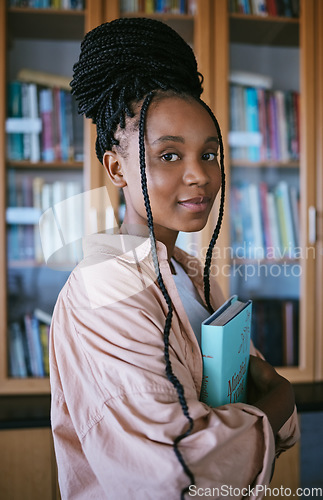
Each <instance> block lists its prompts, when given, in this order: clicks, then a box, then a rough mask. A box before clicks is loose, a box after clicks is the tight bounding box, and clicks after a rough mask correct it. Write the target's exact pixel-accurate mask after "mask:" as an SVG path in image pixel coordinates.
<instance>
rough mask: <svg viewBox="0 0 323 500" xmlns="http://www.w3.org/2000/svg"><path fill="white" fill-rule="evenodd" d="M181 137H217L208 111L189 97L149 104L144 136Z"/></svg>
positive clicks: (172, 98) (164, 99)
mask: <svg viewBox="0 0 323 500" xmlns="http://www.w3.org/2000/svg"><path fill="white" fill-rule="evenodd" d="M165 133H167V134H168V135H181V136H188V137H190V136H201V137H202V136H204V135H206V136H209V135H212V136H217V132H216V127H215V124H214V122H213V119H212V117H211V116H210V114H209V113H208V111H207V110H206V109H205V108H204V106H202V104H200V103H199V102H198V101H196V100H195V99H193V98H190V97H178V96H172V97H165V98H158V99H157V100H156V101H152V103H151V104H150V106H149V108H148V111H147V117H146V136H147V138H148V139H149V138H150V139H152V140H153V139H154V136H155V135H156V134H157V135H158V134H165Z"/></svg>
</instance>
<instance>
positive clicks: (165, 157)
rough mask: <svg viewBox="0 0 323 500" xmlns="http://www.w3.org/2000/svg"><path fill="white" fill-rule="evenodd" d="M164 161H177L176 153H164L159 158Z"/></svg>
mask: <svg viewBox="0 0 323 500" xmlns="http://www.w3.org/2000/svg"><path fill="white" fill-rule="evenodd" d="M161 158H162V160H164V161H176V160H179V156H178V154H176V153H165V154H163V155H162V156H161Z"/></svg>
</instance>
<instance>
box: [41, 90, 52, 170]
mask: <svg viewBox="0 0 323 500" xmlns="http://www.w3.org/2000/svg"><path fill="white" fill-rule="evenodd" d="M39 107H40V116H41V120H42V159H43V160H44V161H45V162H52V161H54V146H53V128H52V119H53V96H52V91H51V89H42V90H41V91H40V93H39Z"/></svg>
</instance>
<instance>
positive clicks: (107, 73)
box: [71, 18, 225, 499]
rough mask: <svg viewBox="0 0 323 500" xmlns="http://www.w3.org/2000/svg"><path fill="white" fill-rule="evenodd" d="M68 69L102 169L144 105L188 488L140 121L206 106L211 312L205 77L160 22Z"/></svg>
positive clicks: (120, 31)
mask: <svg viewBox="0 0 323 500" xmlns="http://www.w3.org/2000/svg"><path fill="white" fill-rule="evenodd" d="M73 70H74V74H73V80H72V82H71V87H72V94H73V95H75V97H76V99H77V100H78V102H79V112H80V113H81V114H84V115H85V116H86V117H87V118H91V119H92V121H93V123H95V124H96V127H97V140H96V154H97V157H98V159H99V161H100V162H101V163H102V160H103V155H104V153H105V151H109V150H112V149H113V147H117V146H120V144H119V141H118V139H117V138H116V137H115V134H116V131H117V129H118V127H120V128H121V129H124V128H125V127H126V117H127V116H128V117H133V116H134V112H133V105H134V104H136V103H139V102H142V106H141V111H140V119H139V125H138V127H139V162H140V176H141V188H142V193H143V197H144V203H145V208H146V214H147V224H148V228H149V235H150V242H151V250H152V258H153V263H154V267H155V272H156V275H157V283H158V285H159V287H160V289H161V291H162V294H163V296H164V299H165V301H166V304H167V308H168V313H167V316H166V321H165V326H164V333H163V338H164V359H165V365H166V368H165V370H166V376H167V378H168V380H169V381H170V382H171V383H172V385H173V386H174V388H175V389H176V391H177V395H178V399H179V402H180V404H181V407H182V411H183V414H184V416H185V417H186V419H187V420H188V428H187V430H186V431H185V432H184V433H182V434H180V435H179V436H177V437H176V438H175V439H174V443H173V448H174V452H175V454H176V457H177V459H178V460H179V462H180V464H181V465H182V468H183V470H184V472H185V474H186V475H187V476H188V478H189V480H190V484H194V483H195V480H194V475H193V473H192V472H191V470H190V469H189V467H188V466H187V464H186V463H185V460H184V458H183V455H182V453H181V452H180V450H179V448H178V444H179V443H180V441H181V440H182V439H184V438H185V437H186V436H188V435H189V434H190V433H191V432H192V430H193V426H194V422H193V419H192V417H191V416H190V414H189V409H188V405H187V402H186V399H185V395H184V387H183V386H182V384H181V383H180V381H179V380H178V378H177V377H176V375H175V374H174V372H173V369H172V365H171V361H170V356H169V335H170V329H171V323H172V316H173V307H172V302H171V298H170V296H169V294H168V291H167V289H166V287H165V284H164V281H163V277H162V274H161V272H160V267H159V262H158V256H157V249H156V239H155V233H154V224H153V215H152V211H151V206H150V200H149V194H148V188H147V177H146V158H145V141H144V138H145V121H146V115H147V110H148V107H149V104H150V103H151V101H152V100H153V98H154V97H155V96H156V95H159V96H160V97H162V96H163V94H165V95H178V96H181V97H183V98H188V97H193V98H194V99H196V100H197V101H198V102H200V103H201V105H202V106H204V108H205V109H206V110H207V111H208V113H209V114H210V116H211V118H212V119H213V121H214V124H215V127H216V130H217V133H218V139H219V144H220V168H221V199H220V210H219V216H218V221H217V224H216V227H215V230H214V233H213V236H212V239H211V242H210V245H209V248H208V251H207V254H206V260H205V267H204V274H203V279H204V294H205V301H206V304H207V306H208V307H209V309H212V307H211V304H210V283H209V274H210V265H211V259H212V250H213V248H214V245H215V242H216V240H217V237H218V234H219V231H220V227H221V223H222V218H223V210H224V188H225V180H224V179H225V177H224V157H223V142H222V136H221V131H220V127H219V125H218V122H217V120H216V118H215V116H214V115H213V113H212V111H211V110H210V108H209V107H208V106H207V105H206V104H205V103H204V102H203V101H202V100H201V99H200V95H201V93H202V90H203V89H202V82H203V77H202V75H201V74H200V73H199V72H198V71H197V63H196V59H195V56H194V53H193V51H192V49H191V48H190V47H189V45H188V44H187V43H186V42H185V41H184V40H183V39H182V38H181V37H180V36H179V35H178V34H177V33H176V32H175V31H174V30H172V29H171V28H170V27H168V26H167V25H166V24H164V23H161V22H159V21H156V20H153V19H148V18H131V19H126V18H123V19H117V20H115V21H112V22H110V23H104V24H102V25H100V26H98V27H97V28H95V29H93V30H92V31H90V32H89V33H87V35H86V36H85V38H84V40H83V42H82V45H81V54H80V57H79V61H78V62H77V63H76V64H75V65H74V67H73ZM169 91H170V92H171V94H169ZM155 98H156V97H155ZM188 489H189V486H187V487H186V488H184V489H183V490H182V492H181V498H182V499H184V495H185V493H186V492H187V491H188Z"/></svg>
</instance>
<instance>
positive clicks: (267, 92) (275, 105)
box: [229, 78, 299, 163]
mask: <svg viewBox="0 0 323 500" xmlns="http://www.w3.org/2000/svg"><path fill="white" fill-rule="evenodd" d="M251 80H252V79H250V81H251ZM245 81H246V82H247V81H248V80H247V79H246V80H245ZM246 132H248V133H249V138H248V136H245V147H243V146H241V142H240V143H239V140H238V139H239V134H240V136H241V137H243V134H244V133H246ZM257 136H260V140H259V139H258V138H257ZM252 138H253V139H252ZM229 139H230V141H229V145H230V153H231V157H232V159H236V160H241V161H243V160H248V161H253V162H257V161H270V160H273V161H277V162H281V163H287V162H289V161H294V160H296V161H297V160H298V159H299V93H298V92H296V91H284V92H283V91H280V90H272V89H270V88H266V87H265V85H263V86H262V84H261V79H260V78H259V82H258V84H256V79H255V81H254V86H251V85H250V84H247V83H246V84H242V83H233V82H231V83H230V137H229ZM233 139H234V140H233ZM252 140H253V141H254V142H253V143H252V142H251V141H252ZM257 140H258V143H257V142H256V141H257Z"/></svg>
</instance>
